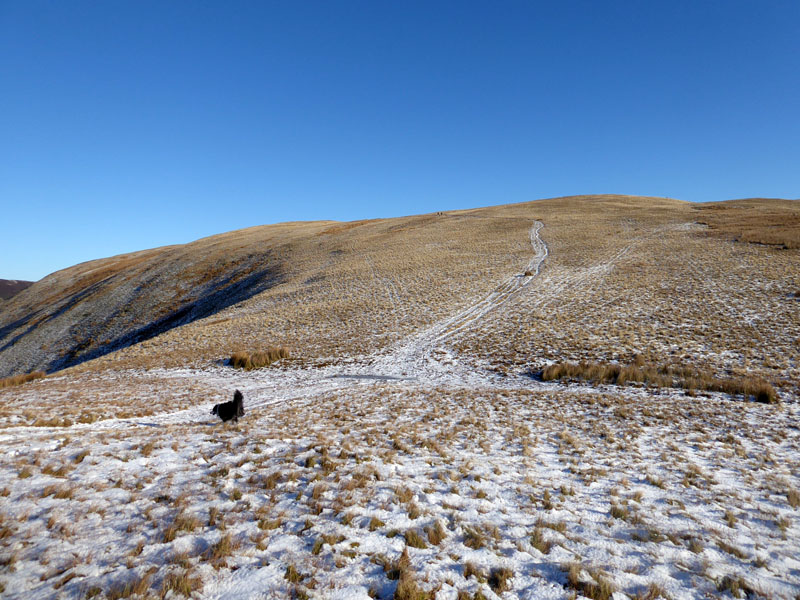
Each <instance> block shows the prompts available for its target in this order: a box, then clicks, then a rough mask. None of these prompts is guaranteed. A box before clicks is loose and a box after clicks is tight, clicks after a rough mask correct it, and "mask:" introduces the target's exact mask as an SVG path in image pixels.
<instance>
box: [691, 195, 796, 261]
mask: <svg viewBox="0 0 800 600" xmlns="http://www.w3.org/2000/svg"><path fill="white" fill-rule="evenodd" d="M799 204H800V203H798V202H797V201H792V200H776V199H771V198H751V199H747V200H734V201H731V202H714V203H710V204H700V205H697V206H695V207H694V208H695V210H696V211H697V213H698V221H699V222H701V223H703V224H705V225H708V226H709V228H710V229H711V231H712V232H713V233H714V234H715V235H719V236H724V237H727V238H732V239H735V240H737V241H742V242H750V243H754V244H767V245H774V246H781V247H783V248H795V249H796V248H800V208H798V205H799Z"/></svg>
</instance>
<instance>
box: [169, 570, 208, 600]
mask: <svg viewBox="0 0 800 600" xmlns="http://www.w3.org/2000/svg"><path fill="white" fill-rule="evenodd" d="M201 589H203V580H202V579H201V578H200V577H199V576H196V575H195V576H192V572H191V570H189V569H186V570H185V571H181V572H180V573H169V574H168V575H167V576H166V577H164V582H163V583H162V584H161V595H160V597H161V598H162V599H163V598H166V596H167V594H169V593H170V592H174V593H175V594H178V595H180V596H185V597H186V598H190V597H191V596H192V593H193V592H196V591H198V590H201Z"/></svg>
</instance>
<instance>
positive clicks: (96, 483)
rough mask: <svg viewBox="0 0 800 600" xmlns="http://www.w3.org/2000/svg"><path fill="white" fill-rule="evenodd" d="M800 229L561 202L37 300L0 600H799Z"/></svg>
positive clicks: (761, 206)
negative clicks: (240, 359)
mask: <svg viewBox="0 0 800 600" xmlns="http://www.w3.org/2000/svg"><path fill="white" fill-rule="evenodd" d="M799 217H800V204H798V203H797V202H796V201H780V200H759V199H753V200H742V201H734V202H730V203H713V204H705V205H696V204H689V203H686V202H681V201H678V200H671V199H664V198H642V197H627V196H608V195H606V196H580V197H568V198H556V199H550V200H540V201H535V202H528V203H522V204H513V205H505V206H495V207H488V208H481V209H474V210H464V211H452V212H447V213H441V214H440V213H434V214H429V215H420V216H413V217H404V218H398V219H377V220H370V221H358V222H353V223H336V222H316V223H286V224H279V225H269V226H263V227H253V228H250V229H246V230H242V231H237V232H230V233H226V234H222V235H219V236H213V237H211V238H206V239H203V240H198V241H197V242H193V243H191V244H186V245H182V246H171V247H165V248H158V249H153V250H147V251H143V252H138V253H134V254H128V255H124V256H118V257H112V258H108V259H102V260H98V261H92V262H90V263H85V264H82V265H77V266H75V267H72V268H70V269H66V270H63V271H59V272H57V273H54V274H52V275H50V276H48V277H46V278H45V279H43V280H42V281H40V282H37V283H36V284H34V285H33V286H32V287H30V288H29V289H27V290H25V291H23V292H22V293H20V294H18V295H17V296H15V297H14V298H12V299H11V300H10V301H8V302H7V303H6V305H5V306H4V307H3V308H2V309H0V310H1V312H0V319H1V320H0V368H2V370H3V374H12V373H22V372H26V371H30V370H32V369H34V368H45V369H47V370H49V371H53V372H52V374H51V375H49V376H48V377H45V378H42V379H39V380H36V381H33V382H30V383H25V384H22V385H17V386H14V387H7V388H0V443H2V444H3V447H4V450H5V452H4V455H3V456H4V457H3V459H2V460H0V497H3V499H4V503H2V507H0V532H2V537H0V539H3V542H4V544H5V545H4V548H3V549H2V550H0V565H3V566H2V569H0V586H2V587H0V590H3V591H4V594H5V596H4V597H6V596H7V597H9V598H20V599H21V598H25V597H30V595H31V594H32V593H33V594H35V595H36V597H40V598H56V597H66V598H83V597H86V596H88V595H91V596H93V597H98V598H118V597H123V596H126V595H127V596H130V595H133V594H140V595H142V596H146V595H148V594H150V595H155V596H162V597H181V596H189V595H191V594H192V593H193V594H194V595H193V596H192V597H197V598H252V597H260V596H259V595H264V596H266V597H286V598H289V597H295V598H297V597H313V598H317V597H319V598H359V599H363V600H366V599H367V598H375V597H377V598H382V599H388V598H392V597H394V598H400V599H402V598H433V597H434V596H435V597H436V598H437V599H443V598H452V599H458V600H461V599H463V598H480V597H483V598H491V599H495V598H503V599H506V600H509V599H511V598H518V597H526V598H540V597H546V598H565V599H566V598H575V597H580V596H585V597H590V598H609V597H610V596H611V594H612V592H617V593H620V594H624V595H625V596H624V597H630V598H635V597H638V598H657V597H664V598H675V599H678V598H692V597H696V596H697V595H698V594H705V595H727V596H729V597H733V596H738V595H739V594H746V595H747V596H748V597H749V596H758V597H765V598H794V597H796V596H797V594H799V593H800V577H798V574H797V568H796V566H797V562H796V547H797V540H798V539H800V475H798V473H800V433H799V432H798V429H797V426H796V424H797V419H798V417H800V403H798V399H800V385H799V384H798V382H799V381H800V346H798V343H797V340H798V339H800V294H798V292H800V249H798V245H797V243H796V242H797V236H798V230H797V228H795V227H794V225H793V223H795V222H796V221H795V220H796V219H798V218H799ZM277 345H285V346H289V347H290V348H291V350H292V353H291V358H288V359H282V360H280V361H278V362H277V363H275V364H273V365H272V366H270V367H267V368H263V369H256V370H252V371H243V370H240V369H235V368H233V367H231V366H229V365H228V363H227V359H228V357H230V355H231V353H233V352H234V351H237V350H245V351H253V350H263V349H266V348H268V347H270V346H277ZM581 361H583V362H581ZM579 363H580V364H579ZM56 369H62V370H58V371H56ZM570 369H571V370H570ZM609 373H612V374H614V375H613V377H612V376H609V375H608V374H609ZM758 386H760V387H758ZM234 389H239V390H241V391H242V392H243V393H244V398H245V415H244V416H243V417H242V419H240V421H239V422H238V423H226V424H222V423H220V422H219V421H218V420H217V419H216V417H212V416H211V415H210V414H209V413H210V409H211V407H212V406H213V405H214V404H216V403H219V402H224V401H227V400H230V398H231V395H232V393H233V390H234ZM757 390H762V391H763V390H770V392H769V393H767V392H764V393H763V394H762V395H761V396H759V392H758V391H757ZM770 394H774V396H771V395H770ZM615 597H621V596H615Z"/></svg>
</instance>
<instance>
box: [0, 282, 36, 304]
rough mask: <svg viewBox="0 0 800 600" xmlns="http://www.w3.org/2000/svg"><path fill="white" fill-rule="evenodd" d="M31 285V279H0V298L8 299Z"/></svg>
mask: <svg viewBox="0 0 800 600" xmlns="http://www.w3.org/2000/svg"><path fill="white" fill-rule="evenodd" d="M31 285H33V282H32V281H19V280H17V279H0V300H8V299H9V298H11V296H13V295H15V294H18V293H19V292H21V291H22V290H24V289H25V288H27V287H29V286H31Z"/></svg>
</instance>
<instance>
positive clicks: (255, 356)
mask: <svg viewBox="0 0 800 600" xmlns="http://www.w3.org/2000/svg"><path fill="white" fill-rule="evenodd" d="M290 355H291V352H290V351H289V348H287V347H286V346H276V347H271V348H267V349H266V350H265V351H263V352H245V351H239V352H234V353H233V355H231V359H230V364H231V366H232V367H235V368H237V369H244V370H245V371H250V370H252V369H260V368H262V367H268V366H269V365H271V364H272V363H274V362H276V361H278V360H280V359H282V358H289V356H290Z"/></svg>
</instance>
